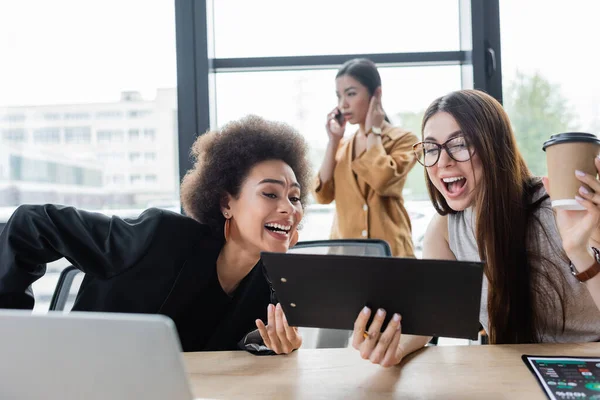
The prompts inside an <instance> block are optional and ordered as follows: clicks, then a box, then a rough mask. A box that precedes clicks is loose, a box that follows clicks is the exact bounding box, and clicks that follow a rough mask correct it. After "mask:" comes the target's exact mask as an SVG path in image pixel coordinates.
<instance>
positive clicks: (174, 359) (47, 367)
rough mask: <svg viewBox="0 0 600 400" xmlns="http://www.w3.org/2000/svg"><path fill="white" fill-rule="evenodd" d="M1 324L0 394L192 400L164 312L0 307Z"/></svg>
mask: <svg viewBox="0 0 600 400" xmlns="http://www.w3.org/2000/svg"><path fill="white" fill-rule="evenodd" d="M0 327H1V328H0V399H7V400H8V399H10V400H35V399H61V400H81V399H86V400H107V399H111V400H120V399H144V400H159V399H160V400H164V399H172V400H192V399H193V396H192V393H191V389H190V385H189V383H188V380H187V375H186V371H185V368H184V364H183V357H182V355H181V346H180V344H179V338H178V336H177V333H176V330H175V325H174V324H173V321H171V320H170V319H169V318H167V317H165V316H162V315H146V314H105V313H87V312H80V313H77V312H73V313H70V314H62V313H58V312H52V313H49V314H44V315H32V314H31V312H26V311H13V310H0Z"/></svg>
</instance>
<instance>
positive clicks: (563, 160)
mask: <svg viewBox="0 0 600 400" xmlns="http://www.w3.org/2000/svg"><path fill="white" fill-rule="evenodd" d="M543 150H544V151H545V152H546V161H547V163H548V179H549V181H550V182H549V183H550V192H549V195H550V199H551V200H552V207H554V208H557V209H563V210H585V208H584V207H583V206H582V205H581V204H580V203H579V202H578V201H577V200H576V199H575V196H579V195H580V194H579V188H580V187H581V186H584V187H585V188H586V190H589V191H592V190H591V189H590V188H589V187H586V185H585V184H582V182H581V181H580V180H579V179H577V176H576V175H575V171H581V172H584V173H586V174H589V175H592V176H594V177H595V176H597V174H598V171H597V170H596V165H595V163H594V160H595V158H596V157H597V156H598V155H599V154H600V139H598V137H596V135H593V134H591V133H583V132H567V133H560V134H557V135H552V136H551V137H550V139H549V140H547V141H546V142H544V146H543Z"/></svg>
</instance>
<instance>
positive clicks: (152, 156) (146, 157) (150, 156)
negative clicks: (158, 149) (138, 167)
mask: <svg viewBox="0 0 600 400" xmlns="http://www.w3.org/2000/svg"><path fill="white" fill-rule="evenodd" d="M144 160H146V161H154V160H156V153H154V152H146V153H144Z"/></svg>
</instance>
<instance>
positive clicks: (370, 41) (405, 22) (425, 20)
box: [213, 0, 460, 58]
mask: <svg viewBox="0 0 600 400" xmlns="http://www.w3.org/2000/svg"><path fill="white" fill-rule="evenodd" d="M458 3H459V2H458V1H447V0H421V1H414V0H394V1H389V0H371V1H369V2H368V4H367V3H365V2H364V1H363V0H335V1H333V0H328V1H320V0H304V1H302V2H294V3H290V2H286V1H281V0H255V1H247V0H228V1H218V0H214V1H213V7H214V39H215V56H216V57H218V58H235V57H267V56H300V55H313V54H357V53H398V52H424V51H443V50H458V49H459V46H460V43H459V21H460V20H459V9H458ZM432 10H435V12H432Z"/></svg>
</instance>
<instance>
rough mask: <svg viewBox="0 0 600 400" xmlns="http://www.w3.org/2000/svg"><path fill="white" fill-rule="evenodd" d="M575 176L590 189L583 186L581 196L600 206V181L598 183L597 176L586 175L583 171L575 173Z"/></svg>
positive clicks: (580, 191)
mask: <svg viewBox="0 0 600 400" xmlns="http://www.w3.org/2000/svg"><path fill="white" fill-rule="evenodd" d="M596 160H597V159H596ZM575 176H576V177H577V179H579V180H580V181H581V182H582V183H585V184H586V185H587V186H588V187H589V189H588V188H586V187H585V186H583V185H582V186H581V187H580V188H579V194H580V196H581V197H582V198H583V199H585V200H587V201H589V202H591V203H594V204H600V181H598V179H596V177H595V176H592V175H589V174H586V173H584V172H582V171H575ZM590 189H591V190H590Z"/></svg>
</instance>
